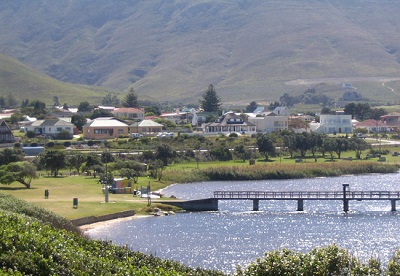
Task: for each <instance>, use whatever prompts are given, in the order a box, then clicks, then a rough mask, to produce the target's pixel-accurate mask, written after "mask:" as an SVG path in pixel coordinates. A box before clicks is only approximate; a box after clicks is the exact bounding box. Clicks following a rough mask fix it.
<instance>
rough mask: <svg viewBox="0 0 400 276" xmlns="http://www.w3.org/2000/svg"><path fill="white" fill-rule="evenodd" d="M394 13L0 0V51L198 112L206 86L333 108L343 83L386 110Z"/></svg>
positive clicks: (369, 1) (163, 1)
mask: <svg viewBox="0 0 400 276" xmlns="http://www.w3.org/2000/svg"><path fill="white" fill-rule="evenodd" d="M398 14H400V2H398V1H393V0H352V1H343V0H302V1H298V0H285V1H279V0H266V1H260V0H258V1H257V0H151V1H149V0H119V1H110V0H58V1H47V0H31V1H28V0H3V1H1V2H0V24H1V26H2V28H1V30H0V52H3V53H5V54H7V55H10V56H12V57H14V58H17V59H18V60H19V61H21V62H23V63H25V64H27V65H29V66H31V67H33V68H35V69H38V70H40V71H41V72H44V73H46V74H48V75H49V76H51V77H53V78H56V79H58V80H61V81H65V82H70V83H79V84H86V85H97V86H105V87H110V88H112V89H118V90H126V89H127V88H128V87H129V86H131V85H132V86H133V88H134V89H135V91H136V92H137V94H138V95H139V97H140V98H142V97H144V98H152V99H157V100H160V101H166V100H168V101H176V102H195V103H197V102H198V99H199V98H200V97H201V94H202V93H203V92H204V91H205V90H206V89H207V87H208V85H209V84H211V83H212V84H214V86H215V87H216V91H217V93H218V94H219V95H220V96H221V98H222V100H223V101H224V102H229V103H237V102H244V103H248V102H250V101H253V100H255V101H274V100H277V99H279V96H280V95H282V94H283V93H300V92H303V91H304V90H306V89H308V88H309V87H310V86H318V87H321V89H322V90H324V91H330V92H329V93H331V94H332V95H334V96H335V97H336V98H338V97H340V95H341V93H343V91H341V83H342V82H352V83H355V84H356V85H355V86H357V87H361V88H362V89H363V91H361V92H362V93H364V94H365V96H366V97H368V98H373V97H376V95H377V94H379V97H383V98H384V99H387V100H388V101H389V100H390V101H396V100H399V95H398V94H397V92H396V91H399V90H398V89H400V84H399V81H398V80H399V79H400V74H399V72H400V64H399V62H400V51H399V50H400V35H399V34H400V17H399V16H398ZM390 81H391V82H390ZM388 82H390V83H388ZM382 83H386V85H389V87H390V88H393V89H394V90H391V89H388V88H387V87H386V86H382ZM393 91H394V92H393Z"/></svg>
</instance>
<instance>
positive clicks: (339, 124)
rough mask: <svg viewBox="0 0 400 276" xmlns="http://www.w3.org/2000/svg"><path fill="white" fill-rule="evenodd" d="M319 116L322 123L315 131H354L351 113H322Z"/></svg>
mask: <svg viewBox="0 0 400 276" xmlns="http://www.w3.org/2000/svg"><path fill="white" fill-rule="evenodd" d="M319 118H320V119H319V122H320V125H319V127H317V128H316V129H315V131H316V132H318V133H324V134H335V133H353V125H352V121H351V119H352V118H351V115H345V114H342V113H337V114H334V115H332V114H321V115H320V117H319Z"/></svg>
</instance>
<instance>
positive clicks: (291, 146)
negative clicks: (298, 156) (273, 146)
mask: <svg viewBox="0 0 400 276" xmlns="http://www.w3.org/2000/svg"><path fill="white" fill-rule="evenodd" d="M283 143H284V145H285V147H286V148H287V149H288V151H289V154H290V158H293V153H294V152H295V151H296V150H297V147H296V136H295V134H294V133H291V134H287V135H285V136H283Z"/></svg>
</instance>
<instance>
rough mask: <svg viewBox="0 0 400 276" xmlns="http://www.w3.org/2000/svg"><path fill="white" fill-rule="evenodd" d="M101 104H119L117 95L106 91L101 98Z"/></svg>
mask: <svg viewBox="0 0 400 276" xmlns="http://www.w3.org/2000/svg"><path fill="white" fill-rule="evenodd" d="M101 104H102V105H107V106H119V99H118V97H117V95H115V94H111V93H108V94H107V95H106V96H105V97H104V98H103V99H102V100H101Z"/></svg>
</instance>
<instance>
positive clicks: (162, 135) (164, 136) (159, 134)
mask: <svg viewBox="0 0 400 276" xmlns="http://www.w3.org/2000/svg"><path fill="white" fill-rule="evenodd" d="M168 137H174V134H173V133H172V132H160V133H158V134H157V138H168Z"/></svg>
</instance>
